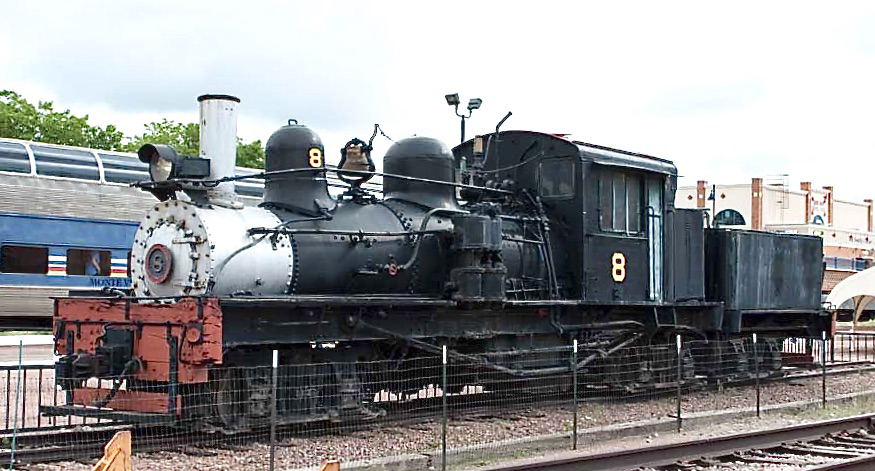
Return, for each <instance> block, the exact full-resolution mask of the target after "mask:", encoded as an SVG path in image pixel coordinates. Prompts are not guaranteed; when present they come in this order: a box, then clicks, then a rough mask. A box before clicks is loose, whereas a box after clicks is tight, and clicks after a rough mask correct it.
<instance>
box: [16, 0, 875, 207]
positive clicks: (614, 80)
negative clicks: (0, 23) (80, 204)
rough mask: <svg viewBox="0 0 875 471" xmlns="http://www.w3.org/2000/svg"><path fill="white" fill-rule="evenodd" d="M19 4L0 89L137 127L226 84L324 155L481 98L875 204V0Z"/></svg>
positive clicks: (256, 131) (681, 161)
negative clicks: (301, 129)
mask: <svg viewBox="0 0 875 471" xmlns="http://www.w3.org/2000/svg"><path fill="white" fill-rule="evenodd" d="M4 15H5V16H6V17H7V18H14V19H15V20H14V21H8V22H5V23H4V28H3V29H2V30H0V88H14V89H16V90H18V91H21V92H22V93H25V95H26V96H27V98H29V99H31V100H34V101H35V100H38V99H53V100H55V101H56V102H57V104H58V105H59V106H60V107H69V108H71V109H72V110H73V111H74V112H76V113H79V114H86V113H87V114H90V115H91V116H92V120H93V121H95V122H99V123H103V124H105V123H110V122H112V123H118V124H119V126H120V127H121V128H122V129H123V131H124V132H126V133H128V134H134V133H140V132H142V127H141V126H142V123H143V122H147V121H152V120H159V119H161V118H162V117H168V118H171V119H176V120H178V121H186V120H188V121H190V120H193V119H196V116H197V104H196V102H195V98H196V97H197V96H198V95H200V94H202V93H230V94H235V95H237V96H239V97H240V98H241V99H242V103H241V106H240V134H241V136H242V137H243V138H244V139H246V140H254V139H261V140H262V141H264V140H266V139H267V137H268V136H269V135H270V133H271V132H273V130H275V129H276V128H277V127H279V126H280V125H282V124H283V123H285V122H286V120H287V119H288V118H296V119H299V120H301V121H302V122H304V123H307V124H309V125H311V126H312V127H313V128H314V129H316V130H317V131H318V132H319V133H320V134H321V135H322V136H323V140H324V141H325V143H326V146H327V147H328V149H327V150H328V154H329V155H330V154H332V153H334V151H332V150H330V149H331V148H335V149H336V148H338V147H339V146H340V145H341V144H342V143H343V142H346V140H348V139H349V138H351V137H353V136H358V137H361V138H367V137H368V136H369V135H370V132H371V130H372V126H373V123H375V122H379V123H380V124H381V126H382V127H383V128H384V129H385V130H386V132H387V133H388V134H389V135H390V136H392V137H393V138H395V139H399V138H401V137H406V136H410V135H412V134H419V135H431V136H434V137H438V138H441V139H443V140H445V141H446V142H447V143H448V144H450V145H453V144H455V143H456V142H458V140H459V120H458V118H456V117H455V116H454V114H453V112H452V109H451V108H449V107H447V105H446V104H445V103H444V100H443V95H444V94H446V93H452V92H458V93H460V95H461V96H462V98H463V99H465V100H467V99H468V98H472V97H480V98H482V99H483V107H482V108H481V109H479V110H477V111H475V113H474V115H473V116H472V118H471V119H470V120H469V121H468V123H467V124H468V126H467V132H468V137H471V136H473V135H474V134H478V133H486V132H490V131H491V130H493V129H494V127H495V124H496V123H497V122H498V120H499V119H501V118H502V117H503V116H504V114H505V113H506V112H507V111H509V110H512V111H513V113H514V114H513V116H512V117H511V118H510V120H508V122H507V123H506V124H505V127H504V129H534V130H541V131H546V132H562V133H573V137H575V138H578V139H581V140H585V141H588V142H594V143H598V144H603V145H608V146H611V147H617V148H621V149H628V150H631V151H637V152H643V153H646V154H650V155H656V156H660V157H664V158H668V159H672V160H674V161H675V162H676V164H677V166H678V168H679V170H680V172H681V174H683V175H687V176H689V177H690V178H691V179H694V180H695V179H707V180H711V181H720V182H727V183H729V182H731V181H727V180H732V181H747V180H749V178H750V177H752V176H761V175H767V174H777V173H789V174H790V175H791V178H793V179H796V178H798V179H799V180H812V181H814V182H815V185H819V184H833V185H835V186H836V188H837V192H838V193H840V194H843V195H847V197H849V198H854V199H861V198H863V197H869V196H872V195H871V194H869V191H868V186H867V185H868V180H869V178H868V176H867V174H866V172H860V171H855V170H854V169H858V168H866V166H868V165H869V160H870V159H871V156H872V155H873V153H875V143H873V141H872V139H871V138H870V137H869V135H870V134H871V131H870V130H871V128H872V119H871V117H870V115H871V110H872V109H875V90H873V87H872V86H871V84H872V83H875V60H873V57H872V55H873V52H875V48H873V47H872V45H873V44H875V39H873V37H875V33H872V32H871V28H870V27H869V26H870V25H871V20H869V19H871V18H873V7H872V6H870V5H869V4H868V3H863V2H856V3H855V2H842V3H841V4H837V5H830V6H829V8H826V7H825V6H824V5H823V4H821V3H816V2H810V3H809V2H781V1H778V2H768V3H762V2H743V1H742V2H733V3H732V4H731V5H730V4H726V5H719V4H711V3H703V2H671V3H664V2H660V3H652V2H631V3H622V4H619V3H605V2H574V3H551V2H542V3H539V4H537V5H532V4H531V3H522V2H520V3H515V2H502V3H500V4H492V3H488V4H487V3H476V2H441V3H411V2H380V3H361V2H357V3H356V2H325V3H313V2H309V3H303V2H296V3H274V2H258V1H255V2H248V3H247V4H246V5H245V6H244V5H241V4H239V3H223V2H183V3H180V2H169V1H157V2H109V1H92V2H76V3H69V2H54V3H44V2H40V3H39V4H31V3H30V2H15V3H10V4H8V5H5V6H4ZM35 25H38V31H39V33H38V34H35ZM388 144H389V143H388V142H385V143H383V144H380V146H381V147H378V153H379V151H380V149H382V150H385V148H386V147H388Z"/></svg>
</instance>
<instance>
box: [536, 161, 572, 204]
mask: <svg viewBox="0 0 875 471" xmlns="http://www.w3.org/2000/svg"><path fill="white" fill-rule="evenodd" d="M538 176H539V180H540V191H539V194H540V195H541V196H542V197H544V198H553V199H560V198H570V197H572V196H574V161H573V160H571V159H547V160H543V161H541V165H540V166H539V167H538Z"/></svg>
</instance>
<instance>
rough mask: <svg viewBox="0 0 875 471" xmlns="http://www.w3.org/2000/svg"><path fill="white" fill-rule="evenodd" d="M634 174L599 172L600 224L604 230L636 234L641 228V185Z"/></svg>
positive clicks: (638, 177) (641, 180)
mask: <svg viewBox="0 0 875 471" xmlns="http://www.w3.org/2000/svg"><path fill="white" fill-rule="evenodd" d="M643 184H644V180H643V179H642V178H641V177H640V176H638V175H634V174H631V175H630V174H627V173H622V172H611V171H605V172H602V174H601V176H600V178H599V226H600V227H601V229H602V230H603V231H611V232H624V233H629V234H639V233H641V231H642V227H643V225H642V222H641V221H642V217H643V213H642V201H641V198H642V194H643V192H642V191H641V190H642V186H643Z"/></svg>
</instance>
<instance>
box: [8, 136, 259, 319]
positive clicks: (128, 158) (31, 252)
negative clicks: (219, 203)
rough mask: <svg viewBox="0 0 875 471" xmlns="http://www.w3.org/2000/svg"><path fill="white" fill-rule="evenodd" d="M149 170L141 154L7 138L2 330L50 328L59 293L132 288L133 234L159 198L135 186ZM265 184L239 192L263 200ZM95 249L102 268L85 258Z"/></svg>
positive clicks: (241, 187)
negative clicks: (87, 266) (88, 265)
mask: <svg viewBox="0 0 875 471" xmlns="http://www.w3.org/2000/svg"><path fill="white" fill-rule="evenodd" d="M148 170H149V169H148V165H147V164H144V163H142V162H140V160H139V159H138V158H137V156H136V154H130V153H120V152H110V151H104V150H96V149H86V148H79V147H70V146H59V145H53V144H45V143H38V142H30V141H21V140H16V139H6V138H0V203H2V204H0V328H6V329H48V328H50V327H51V314H52V309H53V308H52V299H51V298H52V297H55V296H66V295H67V294H68V292H69V291H70V290H94V289H101V288H102V287H112V288H122V289H126V288H129V287H130V278H129V275H128V269H129V267H128V255H129V253H130V248H131V245H132V243H133V240H134V237H133V236H134V233H135V232H136V228H137V225H138V221H139V220H140V219H141V218H142V217H143V213H144V212H145V211H144V208H146V207H147V206H148V205H150V204H151V202H152V201H153V200H154V198H153V197H152V196H151V195H149V194H147V193H145V192H143V191H141V190H138V189H136V188H131V187H130V184H131V183H133V182H137V181H143V180H148V179H149V171H148ZM237 172H238V173H239V174H246V173H247V172H248V173H254V172H255V170H252V169H244V168H238V169H237ZM263 188H264V185H263V184H262V182H261V181H259V180H251V181H247V182H242V183H241V184H239V185H237V192H238V193H239V194H240V198H241V201H243V202H244V204H256V203H257V202H258V201H260V198H261V194H262V192H263ZM92 252H93V253H96V254H97V255H96V256H97V257H98V258H99V268H100V269H99V270H97V272H96V273H95V272H94V270H85V265H84V264H83V262H82V260H83V257H84V256H86V255H88V256H90V255H92Z"/></svg>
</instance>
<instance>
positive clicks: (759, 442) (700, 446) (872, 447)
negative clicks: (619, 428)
mask: <svg viewBox="0 0 875 471" xmlns="http://www.w3.org/2000/svg"><path fill="white" fill-rule="evenodd" d="M758 466H762V467H763V468H761V469H806V470H836V469H842V470H871V469H875V414H865V415H858V416H854V417H848V418H844V419H835V420H825V421H821V422H814V423H810V424H804V425H795V426H791V427H783V428H778V429H772V430H763V431H758V432H749V433H741V434H737V435H730V436H726V437H719V438H708V439H700V440H693V441H688V442H683V443H673V444H669V445H660V446H655V447H647V448H639V449H633V450H624V451H620V452H611V453H602V454H597V455H588V456H579V457H571V458H561V459H546V460H539V461H535V462H529V463H525V464H518V465H510V466H503V467H500V468H490V469H491V470H493V471H572V470H574V471H577V470H580V469H586V470H589V471H612V470H634V469H639V470H648V471H649V470H688V469H708V470H720V469H727V470H729V469H751V468H754V467H758Z"/></svg>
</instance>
